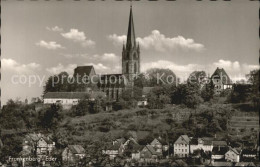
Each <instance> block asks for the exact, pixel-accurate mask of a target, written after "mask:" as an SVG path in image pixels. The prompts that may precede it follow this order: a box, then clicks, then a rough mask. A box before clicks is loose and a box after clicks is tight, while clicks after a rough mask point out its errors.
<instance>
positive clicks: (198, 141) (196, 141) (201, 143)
mask: <svg viewBox="0 0 260 167" xmlns="http://www.w3.org/2000/svg"><path fill="white" fill-rule="evenodd" d="M212 149H213V143H212V140H211V139H208V138H193V139H192V140H191V142H190V153H191V154H192V153H193V152H194V151H195V150H203V151H204V152H211V151H212Z"/></svg>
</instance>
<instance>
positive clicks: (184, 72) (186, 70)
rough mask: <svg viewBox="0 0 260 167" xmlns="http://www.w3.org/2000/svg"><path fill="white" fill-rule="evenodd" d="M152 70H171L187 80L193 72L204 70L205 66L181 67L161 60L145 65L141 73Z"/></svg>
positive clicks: (187, 65) (191, 65)
mask: <svg viewBox="0 0 260 167" xmlns="http://www.w3.org/2000/svg"><path fill="white" fill-rule="evenodd" d="M150 68H164V69H170V70H172V71H173V72H174V73H175V74H176V75H177V77H179V78H180V79H181V80H186V79H187V78H188V76H189V74H190V73H191V72H193V71H195V70H200V69H203V66H201V65H198V64H186V65H179V64H175V63H173V62H171V61H167V60H159V61H156V62H147V63H143V64H142V66H141V71H142V72H145V71H146V70H148V69H150Z"/></svg>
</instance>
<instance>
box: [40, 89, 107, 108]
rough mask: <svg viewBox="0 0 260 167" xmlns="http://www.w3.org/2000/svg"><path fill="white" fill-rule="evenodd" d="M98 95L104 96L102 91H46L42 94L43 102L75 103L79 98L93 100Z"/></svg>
mask: <svg viewBox="0 0 260 167" xmlns="http://www.w3.org/2000/svg"><path fill="white" fill-rule="evenodd" d="M98 96H103V97H105V93H104V92H99V91H95V92H93V91H89V92H47V93H46V94H45V95H44V96H43V103H44V104H61V105H77V104H78V102H79V100H81V99H84V98H88V99H89V100H92V101H93V100H95V99H96V98H97V97H98Z"/></svg>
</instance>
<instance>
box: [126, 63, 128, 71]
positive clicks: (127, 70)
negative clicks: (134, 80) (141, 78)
mask: <svg viewBox="0 0 260 167" xmlns="http://www.w3.org/2000/svg"><path fill="white" fill-rule="evenodd" d="M126 73H129V66H128V63H126Z"/></svg>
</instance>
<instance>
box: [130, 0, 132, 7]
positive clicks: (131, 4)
mask: <svg viewBox="0 0 260 167" xmlns="http://www.w3.org/2000/svg"><path fill="white" fill-rule="evenodd" d="M130 8H132V0H130Z"/></svg>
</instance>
